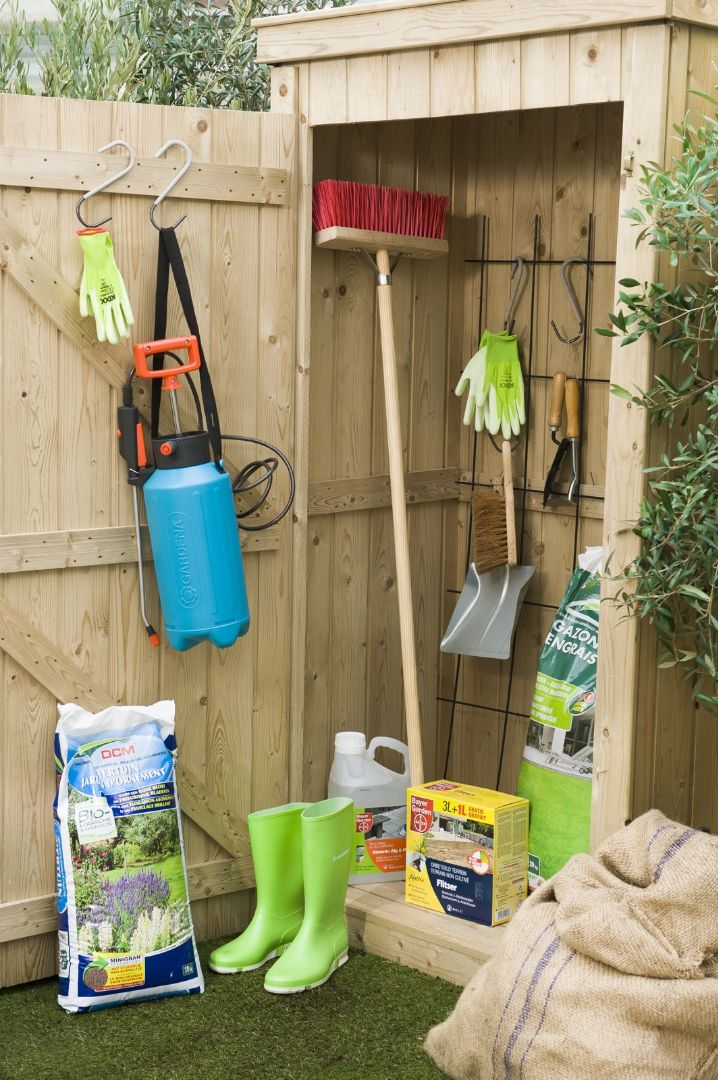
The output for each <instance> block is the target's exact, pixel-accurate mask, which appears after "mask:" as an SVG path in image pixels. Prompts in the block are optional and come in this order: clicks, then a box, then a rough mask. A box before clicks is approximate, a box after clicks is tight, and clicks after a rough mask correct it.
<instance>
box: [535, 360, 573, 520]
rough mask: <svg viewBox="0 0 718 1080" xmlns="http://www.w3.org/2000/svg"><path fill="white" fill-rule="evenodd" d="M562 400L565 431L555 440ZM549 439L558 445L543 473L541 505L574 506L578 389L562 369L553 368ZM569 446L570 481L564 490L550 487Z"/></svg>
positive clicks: (559, 422)
mask: <svg viewBox="0 0 718 1080" xmlns="http://www.w3.org/2000/svg"><path fill="white" fill-rule="evenodd" d="M564 402H565V404H566V429H565V430H566V434H565V435H564V437H563V438H562V439H561V440H559V439H558V438H557V436H556V432H557V431H558V430H559V428H560V427H561V423H562V420H563V409H564ZM548 426H549V430H550V431H551V439H552V441H553V442H554V443H556V445H557V446H558V450H557V451H556V456H555V457H554V459H553V463H552V465H551V468H550V469H549V471H548V476H547V477H546V485H545V487H544V489H543V504H544V506H576V505H577V504H578V488H579V453H578V450H579V442H580V440H581V391H580V388H579V385H578V382H577V381H576V379H574V378H568V379H567V378H566V372H565V371H556V372H555V373H554V377H553V383H552V385H551V411H550V413H549V418H548ZM569 448H570V450H571V482H570V483H569V485H568V491H567V492H566V494H564V493H563V492H558V491H554V484H555V483H556V480H557V477H558V474H559V471H560V469H561V463H562V462H563V459H564V457H565V456H566V454H567V453H568V451H569Z"/></svg>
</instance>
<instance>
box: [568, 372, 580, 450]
mask: <svg viewBox="0 0 718 1080" xmlns="http://www.w3.org/2000/svg"><path fill="white" fill-rule="evenodd" d="M566 436H567V438H569V439H579V438H580V437H581V390H580V388H579V385H578V381H577V380H576V379H567V380H566Z"/></svg>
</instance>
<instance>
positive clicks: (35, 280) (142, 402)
mask: <svg viewBox="0 0 718 1080" xmlns="http://www.w3.org/2000/svg"><path fill="white" fill-rule="evenodd" d="M0 249H1V255H0V270H3V271H5V272H6V273H7V274H8V275H9V277H10V278H12V280H13V281H14V282H15V284H16V285H18V286H19V287H20V288H21V289H22V290H23V292H24V293H25V294H26V296H28V297H29V299H30V300H32V301H33V302H34V303H35V304H37V305H38V306H39V307H40V308H41V309H42V312H43V314H45V315H46V316H47V317H48V318H49V319H50V321H51V322H52V323H53V324H54V325H55V326H56V327H57V329H58V330H59V331H60V332H61V333H62V334H63V335H64V337H65V338H67V340H68V341H69V342H70V343H71V344H72V345H74V346H75V348H76V349H77V350H78V351H79V352H80V354H81V355H82V356H83V357H84V359H85V360H87V361H88V363H89V364H90V365H91V366H92V367H93V368H94V369H95V370H96V371H99V372H100V373H101V374H102V375H104V377H105V378H106V379H107V381H108V382H109V383H110V385H111V386H115V387H117V389H120V388H121V387H122V386H124V384H125V382H126V380H127V373H128V371H129V368H130V365H131V364H132V357H131V354H130V347H129V344H128V343H126V342H124V343H122V344H119V345H108V344H103V343H101V342H98V341H97V339H96V338H95V324H94V320H92V319H83V318H82V316H81V315H80V310H79V306H78V305H79V302H78V294H77V292H76V290H75V289H74V288H73V287H72V285H71V284H70V282H69V281H67V280H66V279H65V278H64V277H63V276H62V274H61V273H60V272H59V270H58V269H57V268H56V267H54V266H53V265H52V264H51V263H50V262H48V260H47V259H45V258H44V257H43V256H42V254H41V253H40V252H39V251H38V249H37V248H36V247H35V246H34V245H33V244H31V243H30V242H29V241H28V239H27V237H26V236H25V235H24V234H23V232H22V229H20V228H19V227H18V226H17V225H16V224H15V223H14V222H13V221H11V220H10V218H9V217H7V215H5V214H3V213H1V212H0ZM122 354H124V355H122ZM135 404H136V405H137V408H138V409H139V411H140V413H141V414H142V416H144V417H145V418H148V417H149V411H150V403H149V394H148V393H146V392H145V388H144V387H143V386H139V387H137V388H136V390H135ZM179 413H180V423H181V425H182V429H183V430H184V431H193V430H194V429H195V427H196V426H197V416H196V413H195V412H194V410H193V409H190V408H188V407H187V406H186V405H185V404H184V402H183V401H182V399H181V398H180V399H179ZM224 461H225V464H226V465H227V466H228V467H229V468H230V469H235V470H236V466H235V465H234V462H233V460H232V455H231V454H229V453H227V454H225V455H224Z"/></svg>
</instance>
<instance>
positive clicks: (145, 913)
mask: <svg viewBox="0 0 718 1080" xmlns="http://www.w3.org/2000/svg"><path fill="white" fill-rule="evenodd" d="M59 713H60V719H59V720H58V723H57V729H56V732H55V761H56V766H57V771H58V788H57V796H56V799H55V806H54V809H55V845H56V852H57V908H58V933H59V948H60V992H59V994H58V1001H59V1003H60V1005H62V1007H63V1008H64V1009H67V1010H68V1012H86V1011H88V1010H90V1009H101V1008H105V1007H107V1006H109V1005H121V1004H123V1003H124V1002H126V1001H135V1000H139V999H141V998H149V997H168V996H170V995H172V994H196V993H201V992H202V990H203V989H204V983H203V980H202V971H201V969H200V966H199V957H198V956H197V948H196V945H195V940H194V931H193V929H192V916H191V914H190V906H189V895H188V889H187V872H186V869H185V863H184V848H183V844H182V825H181V822H180V814H179V806H178V804H177V793H176V783H175V752H176V751H175V737H174V727H175V725H174V713H175V707H174V702H173V701H159V702H157V704H156V705H151V706H149V707H147V708H145V707H143V706H129V707H119V706H117V707H112V708H109V709H105V710H104V711H103V712H100V713H97V714H95V715H93V714H92V713H89V712H86V711H85V709H81V708H80V707H79V705H60V706H59Z"/></svg>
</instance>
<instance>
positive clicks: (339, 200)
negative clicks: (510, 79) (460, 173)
mask: <svg viewBox="0 0 718 1080" xmlns="http://www.w3.org/2000/svg"><path fill="white" fill-rule="evenodd" d="M448 201H449V200H448V198H447V196H445V195H423V194H421V193H420V192H417V191H404V190H403V189H401V188H387V187H377V186H375V185H373V184H358V183H354V182H353V181H348V180H321V181H320V182H319V183H317V184H315V185H314V206H313V214H312V220H313V225H314V230H315V234H316V235H315V238H314V240H315V243H316V245H317V247H320V248H332V249H334V250H338V251H360V252H362V254H363V255H364V256H365V258H366V259H367V261H368V262H369V263H370V265H371V267H372V269H373V270H374V274H375V277H376V291H377V302H378V307H379V327H380V331H381V351H382V365H383V371H384V405H385V409H386V430H387V441H388V448H389V479H390V483H391V507H392V518H393V522H394V551H395V556H396V580H397V595H398V599H399V628H400V634H401V659H402V670H403V675H404V702H405V708H406V730H407V742H408V744H409V762H410V767H411V782H412V784H421V783H422V782H423V779H424V766H423V753H422V745H421V723H420V718H419V690H418V683H417V674H416V650H415V645H414V615H413V606H412V600H411V572H410V564H409V540H408V534H407V527H406V496H405V493H404V458H403V443H402V437H401V421H400V414H399V390H398V382H397V371H396V351H395V347H394V320H393V314H392V304H391V276H392V273H393V271H394V269H395V268H396V264H397V262H398V261H399V259H400V258H401V256H402V255H406V256H409V257H410V258H413V259H433V258H437V257H438V256H440V255H445V254H446V253H447V251H448V250H449V245H448V243H447V242H446V240H445V239H444V230H445V228H446V214H447V209H448ZM391 256H394V258H393V261H392V260H391Z"/></svg>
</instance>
